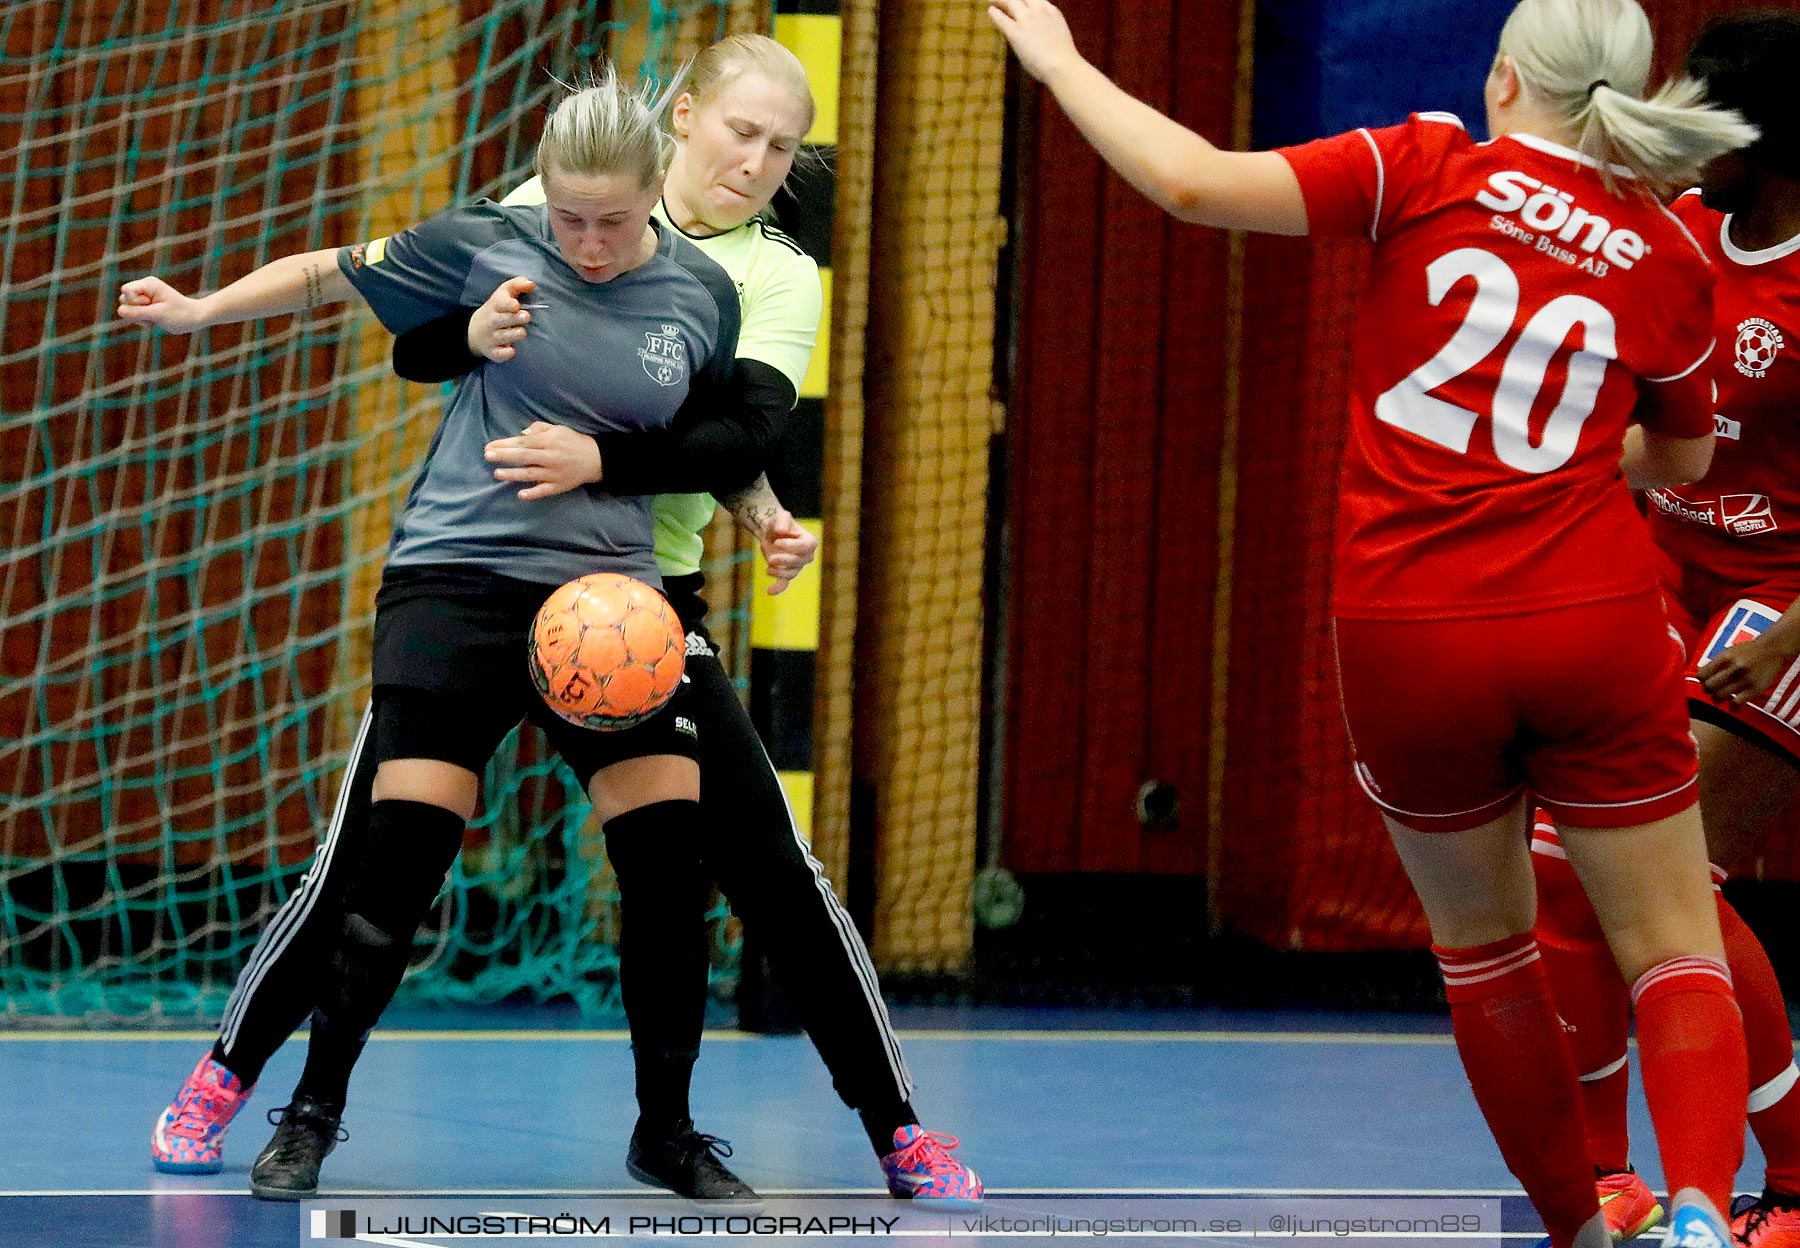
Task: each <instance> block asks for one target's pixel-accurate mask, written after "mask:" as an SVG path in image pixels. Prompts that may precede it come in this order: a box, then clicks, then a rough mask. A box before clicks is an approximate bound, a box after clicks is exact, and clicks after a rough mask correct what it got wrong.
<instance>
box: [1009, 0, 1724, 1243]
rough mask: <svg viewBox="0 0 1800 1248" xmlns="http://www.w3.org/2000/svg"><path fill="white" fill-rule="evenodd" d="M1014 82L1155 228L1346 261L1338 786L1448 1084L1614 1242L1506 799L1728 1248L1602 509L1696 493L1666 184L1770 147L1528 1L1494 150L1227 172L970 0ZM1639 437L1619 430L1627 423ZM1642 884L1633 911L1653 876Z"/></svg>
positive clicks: (1697, 918)
mask: <svg viewBox="0 0 1800 1248" xmlns="http://www.w3.org/2000/svg"><path fill="white" fill-rule="evenodd" d="M989 15H990V17H992V19H993V21H994V22H995V24H996V25H997V26H998V27H999V28H1000V29H1001V31H1002V32H1003V33H1004V34H1005V35H1006V37H1007V38H1008V40H1009V41H1010V42H1011V43H1012V46H1013V49H1014V51H1015V52H1017V54H1018V56H1019V59H1020V61H1021V62H1022V63H1023V64H1024V66H1025V68H1026V69H1027V70H1028V71H1029V72H1030V73H1031V74H1032V75H1033V76H1035V77H1037V78H1038V79H1040V80H1041V81H1043V82H1044V83H1045V84H1046V85H1047V86H1048V87H1049V88H1050V89H1051V90H1052V91H1053V92H1054V93H1055V95H1056V98H1057V100H1058V102H1059V103H1060V104H1061V105H1062V107H1063V109H1064V111H1065V112H1067V113H1068V115H1069V117H1070V118H1071V120H1072V121H1073V122H1074V123H1075V125H1076V126H1077V127H1078V128H1080V129H1081V131H1082V133H1083V134H1084V135H1085V136H1086V137H1087V138H1088V140H1089V141H1090V142H1091V143H1093V145H1094V146H1095V147H1096V148H1097V149H1098V150H1099V151H1100V153H1101V155H1102V156H1104V157H1105V159H1106V160H1107V161H1108V163H1109V164H1111V165H1112V166H1113V167H1114V168H1115V169H1116V170H1117V171H1118V172H1119V173H1120V174H1122V175H1123V176H1124V177H1125V178H1126V179H1127V180H1128V181H1130V182H1131V183H1132V184H1133V185H1134V186H1136V187H1137V188H1138V189H1139V190H1141V191H1143V192H1144V193H1145V194H1147V195H1149V196H1150V197H1151V198H1152V199H1154V200H1155V201H1156V202H1157V203H1159V204H1161V205H1162V206H1164V207H1165V208H1167V209H1168V210H1169V211H1171V212H1172V213H1174V214H1175V215H1176V216H1178V217H1180V218H1182V219H1184V220H1188V221H1194V222H1199V223H1203V224H1208V225H1214V226H1225V227H1230V228H1238V229H1252V230H1261V231H1265V232H1271V233H1286V234H1302V233H1308V232H1312V233H1333V234H1345V235H1350V234H1359V235H1362V236H1365V237H1368V238H1370V239H1372V240H1373V242H1374V247H1375V250H1374V263H1373V266H1372V270H1371V276H1370V280H1369V287H1368V291H1367V294H1366V296H1365V301H1364V304H1363V307H1362V309H1361V317H1360V322H1359V326H1358V329H1357V336H1356V341H1355V367H1354V371H1353V385H1352V396H1351V410H1350V437H1349V441H1348V445H1347V448H1346V451H1345V457H1344V468H1343V478H1342V485H1341V491H1340V503H1339V522H1338V546H1337V581H1336V586H1335V590H1334V596H1333V613H1334V616H1335V629H1336V640H1337V643H1338V666H1339V678H1340V684H1341V688H1342V692H1343V696H1344V706H1345V717H1346V720H1347V722H1348V724H1349V727H1350V730H1351V736H1352V739H1353V741H1354V743H1355V747H1356V758H1357V763H1356V767H1357V775H1358V777H1359V779H1360V780H1361V782H1362V783H1363V786H1364V788H1365V789H1366V790H1367V791H1368V792H1369V794H1370V796H1371V797H1372V798H1373V799H1374V800H1375V801H1376V802H1377V803H1378V804H1379V805H1380V806H1381V809H1382V813H1383V815H1384V817H1385V819H1386V822H1387V825H1388V828H1389V831H1390V833H1391V835H1392V837H1393V840H1394V843H1395V845H1396V846H1397V847H1398V849H1399V852H1400V856H1401V859H1402V860H1403V861H1404V863H1405V865H1406V868H1407V873H1408V875H1409V877H1410V878H1411V880H1412V882H1413V885H1414V887H1415V888H1416V889H1417V891H1418V893H1419V896H1420V898H1421V900H1422V901H1423V902H1424V906H1425V911H1426V914H1427V916H1428V918H1429V920H1430V923H1431V929H1432V935H1433V940H1434V942H1435V946H1436V951H1437V955H1438V959H1439V962H1440V965H1441V966H1442V968H1443V973H1444V978H1445V982H1446V985H1447V995H1448V997H1449V1000H1450V1012H1451V1019H1452V1023H1453V1026H1454V1029H1455V1033H1456V1041H1457V1047H1458V1049H1459V1051H1460V1052H1461V1055H1462V1058H1463V1064H1464V1068H1465V1070H1466V1071H1467V1072H1468V1076H1469V1081H1470V1083H1471V1085H1472V1086H1473V1087H1474V1090H1475V1095H1476V1099H1477V1101H1478V1102H1479V1103H1480V1105H1481V1108H1482V1111H1483V1113H1484V1115H1485V1116H1486V1118H1487V1121H1488V1124H1489V1126H1490V1128H1491V1129H1492V1131H1493V1133H1494V1138H1495V1140H1496V1142H1497V1143H1498V1144H1499V1146H1500V1150H1501V1152H1502V1154H1503V1155H1504V1156H1505V1158H1506V1161H1507V1164H1508V1166H1509V1167H1510V1168H1511V1169H1512V1172H1513V1173H1514V1174H1515V1175H1516V1176H1518V1178H1519V1181H1520V1182H1521V1183H1522V1184H1523V1185H1524V1187H1525V1190H1526V1192H1527V1194H1528V1195H1530V1197H1531V1199H1532V1201H1533V1203H1534V1204H1535V1205H1536V1207H1537V1209H1538V1211H1539V1212H1540V1213H1541V1214H1542V1215H1543V1217H1544V1221H1545V1225H1546V1227H1547V1228H1548V1229H1549V1231H1550V1237H1551V1242H1552V1243H1553V1244H1554V1245H1556V1246H1557V1248H1563V1246H1565V1245H1570V1244H1579V1245H1581V1246H1582V1248H1587V1246H1588V1245H1603V1244H1605V1243H1606V1242H1607V1233H1606V1228H1605V1223H1604V1220H1603V1219H1602V1216H1601V1213H1600V1209H1599V1204H1598V1201H1597V1199H1596V1196H1595V1192H1594V1185H1593V1171H1592V1168H1591V1166H1590V1163H1589V1161H1588V1157H1587V1151H1586V1148H1585V1145H1584V1142H1583V1138H1582V1136H1583V1132H1582V1115H1581V1102H1580V1093H1579V1089H1578V1085H1577V1082H1576V1077H1575V1068H1574V1064H1573V1060H1572V1058H1571V1056H1570V1052H1569V1047H1568V1044H1567V1042H1566V1040H1565V1039H1564V1037H1563V1032H1562V1028H1561V1025H1560V1023H1559V1021H1558V1019H1557V1016H1556V1012H1555V1010H1554V1009H1553V1008H1552V1006H1551V1001H1550V990H1549V986H1548V983H1547V982H1546V979H1545V976H1544V972H1543V967H1542V964H1541V962H1540V960H1539V955H1538V953H1537V949H1536V945H1535V943H1534V941H1533V939H1532V931H1531V929H1532V921H1533V918H1534V912H1535V896H1534V888H1533V880H1532V873H1531V861H1530V854H1529V852H1528V851H1527V847H1526V846H1527V843H1526V838H1525V836H1524V835H1523V833H1524V831H1525V828H1526V813H1527V810H1528V807H1527V805H1526V802H1527V801H1528V799H1529V798H1530V797H1531V796H1532V795H1535V796H1536V797H1537V799H1538V801H1539V802H1541V803H1542V804H1544V805H1546V806H1549V807H1551V808H1552V809H1554V810H1555V811H1556V812H1557V813H1558V815H1559V816H1560V817H1561V818H1562V819H1563V820H1565V823H1566V828H1565V842H1566V845H1567V848H1568V852H1569V854H1570V857H1571V858H1572V859H1573V860H1574V862H1575V864H1576V866H1577V868H1578V869H1579V870H1580V872H1581V877H1582V881H1583V883H1584V884H1585V885H1586V886H1587V889H1588V892H1589V894H1590V895H1591V896H1592V897H1593V898H1594V901H1595V908H1596V910H1597V912H1598V913H1599V915H1600V917H1601V921H1602V924H1603V926H1604V929H1605V931H1606V934H1607V937H1608V939H1609V941H1610V942H1611V946H1612V949H1613V952H1614V954H1615V955H1616V957H1617V958H1618V961H1619V963H1620V965H1621V966H1622V967H1623V968H1624V971H1625V973H1626V975H1627V976H1628V977H1629V978H1630V979H1631V980H1632V981H1633V984H1634V987H1633V995H1634V997H1635V999H1636V1004H1637V1010H1638V1029H1639V1036H1640V1039H1641V1047H1642V1050H1643V1053H1644V1069H1645V1084H1646V1089H1647V1091H1648V1093H1649V1098H1650V1103H1651V1107H1652V1114H1653V1115H1654V1117H1655V1119H1656V1122H1657V1125H1658V1132H1657V1135H1658V1140H1659V1143H1660V1144H1661V1146H1662V1152H1663V1159H1664V1168H1665V1170H1666V1172H1667V1173H1668V1175H1669V1181H1670V1184H1671V1186H1672V1187H1674V1188H1675V1189H1676V1191H1675V1197H1674V1205H1675V1213H1674V1218H1673V1225H1672V1235H1671V1239H1670V1242H1671V1243H1672V1244H1676V1245H1681V1246H1683V1248H1690V1246H1691V1248H1698V1246H1700V1245H1706V1246H1707V1248H1717V1245H1719V1244H1721V1243H1722V1242H1723V1241H1724V1239H1725V1237H1726V1236H1727V1235H1728V1234H1729V1231H1728V1229H1727V1227H1726V1225H1725V1223H1724V1221H1723V1215H1722V1211H1723V1210H1724V1208H1725V1206H1726V1204H1727V1203H1728V1201H1729V1197H1730V1192H1731V1184H1732V1179H1733V1177H1734V1176H1735V1173H1736V1169H1737V1163H1738V1160H1739V1158H1740V1157H1741V1156H1742V1151H1743V1104H1742V1101H1741V1100H1740V1099H1739V1097H1738V1096H1736V1095H1735V1094H1733V1095H1728V1096H1721V1095H1719V1094H1718V1089H1720V1088H1732V1089H1736V1088H1741V1087H1742V1086H1743V1082H1742V1081H1743V1079H1744V1078H1745V1074H1744V1070H1745V1058H1744V1037H1743V1025H1742V1021H1741V1020H1740V1018H1739V1016H1738V1010H1737V1005H1736V1002H1735V1001H1734V999H1733V996H1732V991H1731V981H1730V977H1729V975H1728V973H1727V972H1726V969H1725V964H1724V949H1723V945H1722V942H1721V939H1720V935H1719V924H1718V917H1717V912H1716V910H1715V909H1714V906H1713V902H1712V892H1711V884H1710V877H1709V875H1708V871H1707V863H1706V850H1705V843H1704V837H1703V835H1702V833H1701V829H1700V819H1699V813H1698V811H1697V810H1696V809H1695V801H1696V795H1695V784H1694V770H1695V756H1694V747H1693V742H1692V741H1691V740H1690V739H1689V737H1688V733H1687V716H1686V709H1685V704H1684V699H1683V696H1682V684H1681V681H1682V668H1681V654H1680V651H1679V649H1678V648H1677V646H1676V645H1675V642H1674V640H1673V639H1672V638H1671V637H1670V636H1669V635H1668V633H1667V631H1666V629H1665V628H1664V626H1663V624H1662V622H1661V621H1660V619H1658V618H1656V611H1657V605H1656V604H1657V598H1656V593H1657V589H1656V586H1657V577H1656V567H1655V561H1654V551H1653V548H1652V547H1651V545H1650V542H1649V538H1648V535H1647V534H1646V532H1645V530H1644V526H1643V523H1642V521H1641V520H1640V519H1639V517H1638V515H1637V513H1636V510H1635V508H1634V506H1633V503H1632V499H1631V496H1630V493H1629V491H1628V490H1627V489H1626V487H1625V484H1624V482H1623V481H1622V480H1621V472H1620V460H1621V451H1623V453H1624V468H1625V473H1624V475H1625V476H1627V477H1628V478H1629V479H1630V480H1631V481H1632V482H1633V483H1634V484H1638V485H1643V486H1649V485H1667V484H1673V483H1676V482H1681V481H1691V480H1694V479H1696V478H1698V477H1699V476H1700V475H1702V474H1703V473H1704V471H1705V468H1706V464H1707V461H1708V460H1709V459H1710V456H1711V449H1712V407H1711V402H1710V399H1711V394H1710V384H1709V380H1708V375H1707V373H1706V370H1705V367H1704V364H1705V361H1706V359H1707V357H1708V356H1709V355H1710V354H1711V351H1712V346H1713V330H1712V300H1711V285H1712V278H1711V274H1710V272H1709V271H1708V269H1707V265H1706V262H1705V258H1704V257H1703V255H1702V254H1701V253H1700V251H1699V249H1698V248H1697V247H1696V246H1695V244H1694V242H1693V240H1692V239H1690V238H1689V237H1688V236H1687V233H1686V231H1685V230H1684V229H1683V228H1682V227H1681V226H1680V224H1679V223H1678V222H1676V221H1675V220H1674V219H1673V218H1672V217H1670V216H1669V214H1668V213H1667V212H1666V211H1665V210H1664V209H1663V208H1662V206H1661V205H1660V203H1659V202H1658V201H1657V199H1656V198H1655V195H1654V194H1653V191H1654V189H1655V188H1657V187H1661V186H1667V185H1674V184H1677V183H1678V182H1679V183H1681V184H1687V182H1686V180H1687V179H1691V178H1692V177H1693V176H1694V174H1695V172H1696V171H1697V170H1698V169H1699V168H1700V167H1701V165H1703V164H1704V163H1706V162H1707V161H1709V160H1711V159H1712V158H1714V157H1715V156H1717V155H1719V154H1721V153H1723V152H1725V151H1728V150H1731V149H1733V148H1737V147H1742V146H1744V145H1745V144H1746V143H1748V142H1750V141H1751V140H1752V139H1754V138H1755V137H1756V132H1755V131H1754V130H1753V129H1752V128H1751V127H1749V126H1748V125H1746V124H1745V123H1744V122H1743V121H1742V119H1741V118H1739V117H1737V116H1736V115H1735V114H1731V113H1729V112H1726V111H1723V110H1719V109H1715V108H1712V107H1711V106H1708V105H1705V104H1704V103H1703V91H1702V88H1701V87H1700V86H1699V85H1698V84H1696V83H1692V82H1682V83H1679V84H1676V85H1674V86H1671V87H1668V88H1665V89H1664V90H1662V91H1660V92H1659V93H1657V95H1656V96H1655V97H1653V98H1652V99H1650V100H1648V101H1646V100H1644V99H1643V98H1641V97H1642V95H1643V92H1644V88H1645V85H1646V81H1647V79H1648V76H1649V71H1650V63H1651V36H1650V26H1649V21H1648V19H1647V18H1646V17H1645V16H1644V13H1643V10H1642V9H1641V8H1639V7H1638V5H1637V4H1636V3H1635V0H1524V2H1523V3H1521V4H1519V5H1518V6H1517V7H1516V8H1515V9H1514V10H1513V12H1512V14H1511V16H1510V17H1509V18H1508V21H1507V23H1506V26H1505V29H1504V30H1503V32H1502V34H1501V38H1500V47H1499V53H1498V55H1497V57H1496V59H1495V61H1494V65H1493V69H1492V71H1491V72H1490V74H1489V76H1488V81H1487V87H1486V103H1487V113H1488V118H1487V120H1488V123H1489V128H1490V130H1491V132H1492V133H1494V134H1495V135H1496V136H1500V137H1497V138H1496V139H1495V140H1493V141H1492V142H1489V143H1485V144H1478V143H1475V142H1473V141H1472V140H1471V139H1470V138H1469V137H1468V136H1467V135H1466V134H1465V133H1464V132H1463V129H1462V126H1461V124H1460V123H1459V122H1457V121H1456V119H1455V118H1452V117H1449V116H1448V115H1445V114H1420V115H1417V116H1414V117H1413V118H1412V119H1410V120H1409V121H1408V122H1407V123H1406V124H1404V125H1400V126H1395V127H1392V128H1389V129H1384V130H1375V131H1370V130H1358V131H1354V132H1352V133H1350V134H1347V135H1341V136H1339V137H1337V138H1332V139H1326V140H1322V141H1320V142H1316V143H1310V144H1307V145H1305V146H1302V147H1298V148H1292V149H1285V150H1282V151H1279V152H1258V153H1233V152H1223V151H1220V150H1219V149H1217V148H1215V147H1213V145H1212V144H1210V143H1208V142H1206V141H1205V140H1204V139H1202V138H1200V137H1199V136H1198V135H1196V134H1194V133H1192V132H1191V131H1189V130H1187V129H1185V128H1184V127H1182V126H1180V125H1178V124H1176V123H1175V122H1173V121H1171V120H1169V119H1168V118H1167V117H1164V116H1163V115H1161V114H1160V113H1157V112H1156V111H1155V110H1154V109H1151V108H1149V107H1148V106H1146V105H1144V104H1142V103H1140V102H1138V101H1136V100H1133V99H1132V98H1131V97H1130V96H1128V95H1126V94H1125V93H1124V92H1123V91H1121V90H1119V89H1118V88H1117V87H1116V86H1114V85H1113V84H1112V83H1111V82H1109V81H1108V80H1107V79H1106V78H1105V76H1104V75H1102V74H1101V73H1100V72H1099V71H1097V70H1096V69H1094V68H1093V67H1092V66H1090V65H1089V64H1087V63H1086V62H1085V61H1084V60H1082V58H1081V56H1080V55H1079V53H1078V52H1077V51H1076V49H1075V47H1074V43H1073V40H1072V39H1071V38H1070V35H1069V31H1068V27H1067V25H1066V24H1065V23H1064V22H1063V20H1062V17H1061V14H1060V13H1058V12H1057V10H1056V8H1055V7H1054V6H1053V5H1051V4H1049V3H1048V2H1047V0H991V3H990V4H989ZM1634 422H1636V423H1635V424H1634ZM1644 861H1655V862H1657V863H1659V864H1660V865H1661V868H1662V870H1661V875H1660V878H1658V879H1656V880H1655V881H1654V883H1652V882H1651V881H1649V880H1648V879H1647V878H1646V876H1645V875H1644V873H1643V872H1642V870H1641V867H1640V866H1639V865H1638V864H1640V863H1642V862H1644Z"/></svg>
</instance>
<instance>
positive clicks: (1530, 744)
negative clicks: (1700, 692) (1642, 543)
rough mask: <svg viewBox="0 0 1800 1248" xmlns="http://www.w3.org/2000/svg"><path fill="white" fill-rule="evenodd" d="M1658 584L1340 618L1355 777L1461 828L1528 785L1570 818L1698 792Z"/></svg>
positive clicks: (1632, 811)
mask: <svg viewBox="0 0 1800 1248" xmlns="http://www.w3.org/2000/svg"><path fill="white" fill-rule="evenodd" d="M1660 607H1661V604H1660V603H1659V601H1658V595H1657V594H1655V593H1648V594H1638V595H1634V596H1632V597H1629V598H1616V599H1612V600H1610V601H1606V602H1592V603H1584V604H1582V605H1580V606H1575V607H1562V608H1558V609H1556V610H1553V611H1537V612H1532V613H1531V614H1528V615H1509V616H1493V617H1487V618H1481V619H1454V620H1338V621H1336V624H1335V629H1336V640H1337V652H1338V678H1339V681H1340V684H1341V687H1342V690H1343V697H1344V720H1345V723H1346V724H1347V725H1348V727H1349V729H1350V741H1351V747H1352V749H1353V751H1354V753H1355V758H1356V778H1357V780H1358V782H1360V783H1361V784H1362V786H1363V789H1364V791H1365V792H1367V793H1368V795H1369V796H1370V797H1371V798H1373V799H1374V801H1375V804H1376V805H1378V806H1380V807H1381V809H1382V810H1383V811H1385V812H1386V813H1387V814H1388V816H1389V817H1391V818H1392V819H1394V820H1395V821H1396V822H1398V823H1401V824H1404V825H1405V826H1406V827H1409V828H1413V829H1416V830H1418V831H1421V832H1459V831H1462V830H1464V829H1466V828H1472V827H1475V826H1476V825H1478V824H1482V823H1487V822H1489V821H1490V820H1493V819H1497V818H1499V817H1500V816H1501V815H1503V814H1505V813H1506V811H1507V809H1508V808H1509V807H1511V806H1512V805H1513V804H1514V803H1516V802H1517V801H1518V800H1519V798H1520V797H1521V796H1522V795H1523V794H1525V793H1527V792H1529V793H1531V794H1533V795H1535V798H1536V800H1537V802H1538V804H1540V805H1542V806H1544V807H1545V808H1547V809H1548V810H1549V811H1550V812H1551V813H1552V814H1553V815H1554V816H1555V817H1556V819H1557V821H1558V822H1559V823H1563V824H1567V825H1569V826H1571V827H1578V828H1589V827H1593V828H1610V827H1627V826H1630V825H1633V824H1640V823H1651V822H1653V821H1655V820H1657V819H1663V818H1667V817H1668V816H1669V815H1672V814H1676V813H1678V812H1680V811H1683V810H1686V809H1687V808H1688V807H1689V806H1692V805H1693V804H1694V802H1695V801H1696V800H1697V798H1698V792H1697V789H1696V787H1695V773H1696V767H1697V763H1696V759H1695V754H1694V738H1693V736H1692V734H1691V733H1689V731H1688V714H1687V701H1686V699H1685V698H1684V697H1683V696H1682V694H1683V690H1682V677H1683V654H1682V650H1681V647H1680V645H1679V644H1678V643H1677V642H1676V639H1675V637H1674V635H1673V633H1672V631H1671V630H1670V628H1669V625H1668V623H1667V621H1666V620H1665V618H1664V615H1663V612H1662V610H1661V609H1660Z"/></svg>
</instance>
